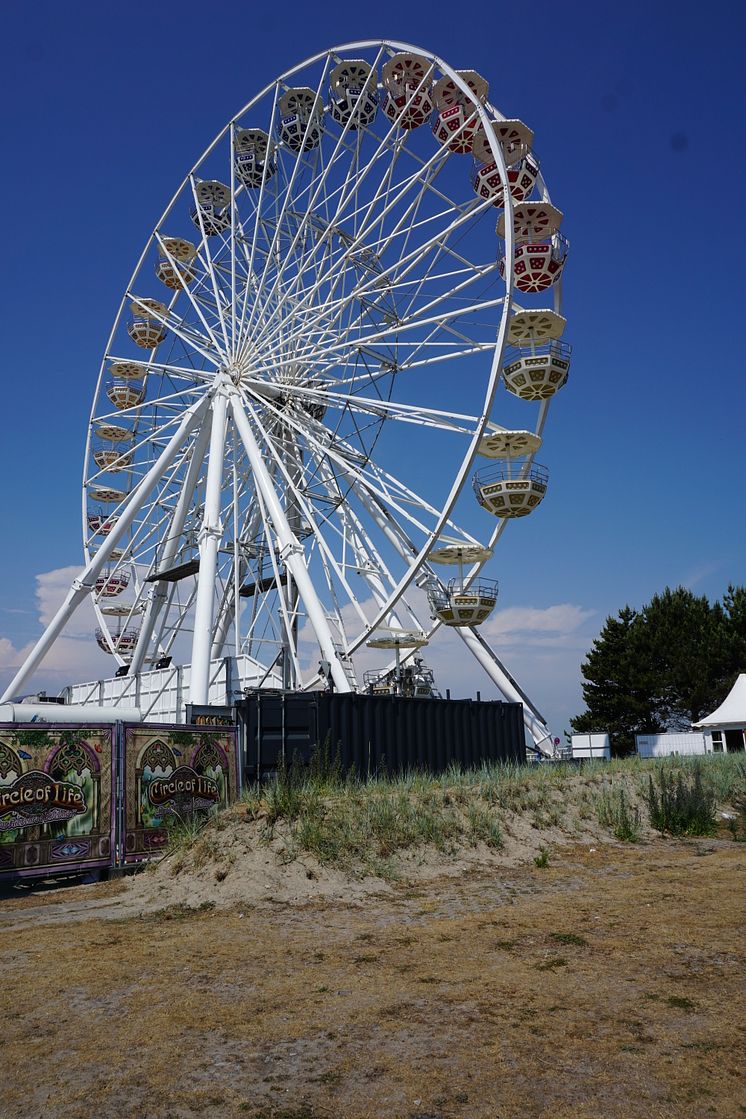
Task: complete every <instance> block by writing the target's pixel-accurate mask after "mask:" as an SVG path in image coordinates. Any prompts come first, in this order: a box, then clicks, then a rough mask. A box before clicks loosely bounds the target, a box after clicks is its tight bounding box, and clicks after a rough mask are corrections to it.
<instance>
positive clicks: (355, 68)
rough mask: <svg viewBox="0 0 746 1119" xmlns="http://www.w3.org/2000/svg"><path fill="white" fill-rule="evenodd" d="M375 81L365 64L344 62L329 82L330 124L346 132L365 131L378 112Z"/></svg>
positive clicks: (336, 67)
mask: <svg viewBox="0 0 746 1119" xmlns="http://www.w3.org/2000/svg"><path fill="white" fill-rule="evenodd" d="M377 85H378V79H377V75H376V72H375V70H374V69H373V67H372V66H371V65H370V63H369V62H365V61H363V59H360V58H349V59H345V61H344V62H340V63H339V64H338V65H337V66H335V67H334V69H333V70H332V73H331V77H330V78H329V112H330V114H331V117H332V120H335V121H336V122H337V124H341V125H342V126H343V127H344V126H345V125H346V126H347V128H348V130H349V131H350V132H354V131H356V130H357V129H358V128H367V127H368V126H369V125H371V124H372V123H373V121H374V120H375V119H376V113H377V112H378V93H377V88H376V87H377Z"/></svg>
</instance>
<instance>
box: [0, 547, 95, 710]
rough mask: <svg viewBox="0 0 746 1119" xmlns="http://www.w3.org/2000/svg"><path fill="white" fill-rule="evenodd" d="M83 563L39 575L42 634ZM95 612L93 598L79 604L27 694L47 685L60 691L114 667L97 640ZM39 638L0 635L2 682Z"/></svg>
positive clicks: (38, 589)
mask: <svg viewBox="0 0 746 1119" xmlns="http://www.w3.org/2000/svg"><path fill="white" fill-rule="evenodd" d="M79 573H80V567H78V566H77V565H76V566H74V567H59V568H56V569H55V570H53V571H45V572H42V573H41V574H40V575H37V576H36V602H37V606H38V622H39V636H41V633H42V632H43V629H44V627H45V626H47V625H48V624H49V622H50V621H51V620H52V618H53V617H54V615H55V614H56V612H57V610H58V609H59V607H60V606H61V604H62V602H63V600H64V598H65V595H66V594H67V592H68V590H69V588H70V584H71V583H72V581H73V579H74V578H75V577H76V576H77V575H78V574H79ZM95 629H96V616H95V614H94V612H93V607H92V605H91V601H90V599H88V598H86V599H84V601H83V602H82V603H81V604H80V606H79V607H78V609H77V610H76V612H75V614H73V616H72V618H71V619H70V621H69V622H68V624H67V626H66V627H65V629H64V630H63V632H62V634H61V636H60V637H58V639H57V640H56V641H55V643H54V644H53V645H52V647H51V648H50V649H49V651H48V653H47V655H46V656H45V658H44V660H43V661H42V663H41V665H40V666H39V668H38V669H37V670H36V672H35V673H34V675H33V676H32V677H30V678H29V680H28V681H27V682H26V684H25V685H24V686H23V688H22V689H21V691H22V692H23V693H25V694H29V693H31V692H35V691H39V690H41V689H45V690H46V691H48V692H50V693H56V692H59V691H60V690H61V689H62V688H63V687H65V686H66V685H67V684H72V683H76V682H78V681H84V680H97V679H99V678H100V677H102V676H107V675H109V674H110V673H111V672H112V671H113V668H112V664H113V662H112V659H111V658H110V657H107V656H106V654H105V653H103V652H102V651H101V650H100V649H99V647H98V645H97V644H96V638H95V635H94V631H95ZM35 643H36V638H34V639H33V640H31V641H29V642H27V643H26V644H24V645H18V646H16V645H15V644H14V643H13V641H11V640H10V639H9V638H7V637H0V682H1V685H2V688H4V687H6V686H7V684H8V683H9V682H10V681H11V679H12V678H13V676H14V675H15V671H16V670H17V669H18V668H19V667H20V665H21V664H23V662H24V660H25V659H26V657H27V656H28V654H29V653H30V652H31V650H32V649H33V647H34V645H35Z"/></svg>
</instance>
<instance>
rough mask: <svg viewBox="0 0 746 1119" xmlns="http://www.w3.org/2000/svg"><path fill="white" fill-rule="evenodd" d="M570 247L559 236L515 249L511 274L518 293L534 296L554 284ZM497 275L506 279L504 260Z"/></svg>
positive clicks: (528, 242) (503, 258)
mask: <svg viewBox="0 0 746 1119" xmlns="http://www.w3.org/2000/svg"><path fill="white" fill-rule="evenodd" d="M569 247H570V246H569V244H568V242H567V240H566V239H565V238H564V237H563V236H562V234H561V233H555V234H554V236H553V237H550V238H549V239H547V240H544V241H539V242H533V241H526V242H524V243H523V244H520V245H516V247H515V263H514V266H513V272H514V275H515V286H516V287H517V288H518V290H519V291H523V292H525V293H526V294H535V293H536V292H540V291H546V290H547V288H550V287H552V285H553V284H556V283H557V281H558V280H559V278H560V276H561V275H562V269H563V268H564V267H565V261H566V260H567V252H568V249H569ZM500 275H501V276H504V275H505V257H504V256H503V257H502V259H501V260H500Z"/></svg>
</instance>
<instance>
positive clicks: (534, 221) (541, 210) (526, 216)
mask: <svg viewBox="0 0 746 1119" xmlns="http://www.w3.org/2000/svg"><path fill="white" fill-rule="evenodd" d="M562 216H563V215H562V211H561V210H558V209H557V207H556V206H553V205H552V203H551V202H544V201H543V200H540V201H537V202H517V203H516V204H515V206H514V207H513V235H514V237H515V239H516V241H517V242H518V243H519V244H520V243H521V242H522V241H530V242H537V243H538V242H539V241H544V240H547V239H549V238H551V237H553V236H554V234H555V233H556V232H557V231H558V230H559V227H560V225H561V224H562ZM497 232H498V233H499V235H500V236H501V237H504V236H505V214H504V213H502V214H500V217H499V218H498V219H497Z"/></svg>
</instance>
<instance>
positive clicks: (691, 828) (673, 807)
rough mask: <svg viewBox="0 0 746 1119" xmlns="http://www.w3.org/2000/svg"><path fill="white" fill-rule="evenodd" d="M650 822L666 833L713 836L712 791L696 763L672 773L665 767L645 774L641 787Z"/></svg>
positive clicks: (714, 826) (713, 811)
mask: <svg viewBox="0 0 746 1119" xmlns="http://www.w3.org/2000/svg"><path fill="white" fill-rule="evenodd" d="M645 799H646V801H647V806H648V814H649V816H650V823H651V824H652V826H653V827H654V828H656V829H657V830H658V831H660V832H667V833H668V834H669V835H714V833H715V830H716V818H715V807H716V797H715V792H714V789H713V787H712V784H711V783H710V782H706V781H705V779H704V777H703V770H702V766H701V765H700V764H694V765H693V766H692V769H691V772H690V773H689V774H685V773H682V772H680V771H679V772H678V773H672V772H669V771H668V770H667V769H665V768H661V769H660V770H658V772H657V774H655V779H654V776H653V774H650V775H649V776H648V785H647V789H646V790H645Z"/></svg>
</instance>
